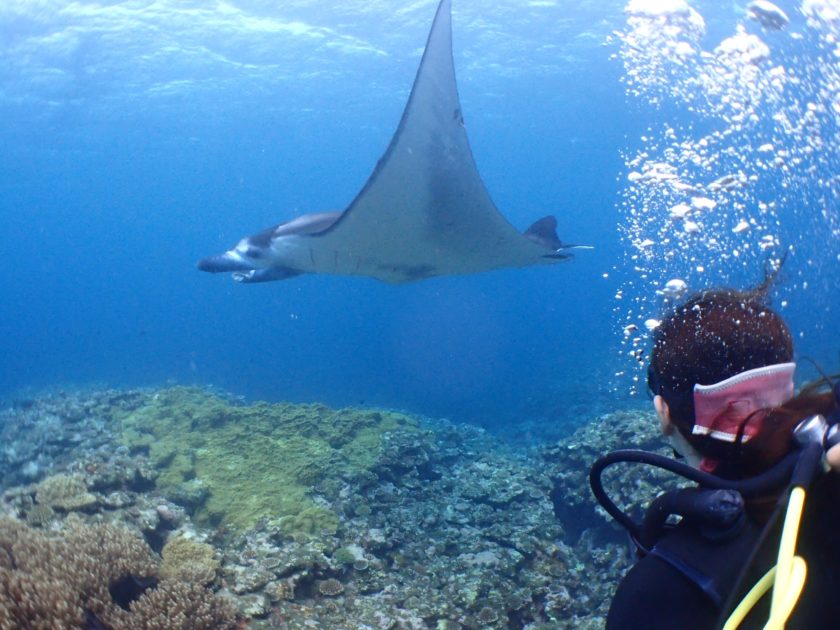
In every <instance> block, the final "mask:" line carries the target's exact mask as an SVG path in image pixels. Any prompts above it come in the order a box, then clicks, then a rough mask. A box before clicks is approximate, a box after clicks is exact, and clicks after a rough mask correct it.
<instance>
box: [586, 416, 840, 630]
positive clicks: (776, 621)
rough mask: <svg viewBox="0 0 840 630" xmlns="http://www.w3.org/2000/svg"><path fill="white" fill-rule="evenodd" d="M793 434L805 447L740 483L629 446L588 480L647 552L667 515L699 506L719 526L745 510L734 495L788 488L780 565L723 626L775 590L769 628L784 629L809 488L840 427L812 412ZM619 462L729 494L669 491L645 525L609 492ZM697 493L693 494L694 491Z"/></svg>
mask: <svg viewBox="0 0 840 630" xmlns="http://www.w3.org/2000/svg"><path fill="white" fill-rule="evenodd" d="M794 436H795V438H796V440H797V441H798V442H799V444H800V445H801V448H800V449H798V450H794V451H792V452H790V453H788V454H787V455H786V456H785V457H784V458H783V459H781V460H780V461H779V462H778V463H777V464H776V465H774V466H773V467H772V468H770V469H769V470H767V471H766V472H764V473H762V474H761V475H758V476H756V477H751V478H749V479H743V480H738V481H731V480H727V479H721V478H720V477H715V476H714V475H710V474H708V473H705V472H703V471H700V470H697V469H696V468H693V467H691V466H689V465H688V464H684V463H682V462H678V461H676V460H673V459H671V458H669V457H665V456H664V455H659V454H657V453H650V452H647V451H640V450H629V449H628V450H619V451H613V452H612V453H609V454H607V455H605V456H603V457H601V458H599V459H598V460H597V461H596V462H595V463H594V464H593V465H592V468H591V469H590V471H589V484H590V486H591V488H592V493H593V494H594V495H595V498H596V499H597V500H598V502H599V503H600V504H601V506H602V507H603V508H604V510H606V512H607V513H608V514H609V515H610V516H612V517H613V518H614V519H615V520H616V521H617V522H618V523H619V524H620V525H621V526H622V527H624V529H626V530H627V532H628V533H629V534H630V537H631V539H632V540H633V543H634V544H635V545H636V547H637V549H638V550H639V552H640V553H642V554H647V553H648V552H649V551H650V547H651V546H652V544H653V543H654V542H655V541H656V539H657V538H658V535H659V534H660V533H661V531H662V529H664V522H665V519H667V517H668V516H669V515H670V514H683V513H685V510H686V509H688V510H697V511H700V512H703V516H704V517H706V518H709V517H711V519H712V521H714V522H716V523H717V524H718V525H721V524H722V525H729V524H731V522H732V521H733V518H734V516H735V515H736V514H741V513H742V512H741V508H742V507H743V503H739V501H738V500H737V498H736V497H734V496H733V494H734V493H737V494H740V495H741V497H746V498H749V497H756V496H761V495H766V494H768V493H770V492H772V491H774V490H776V489H778V488H781V487H783V486H787V488H788V491H786V492H785V494H787V495H788V501H787V510H786V514H785V521H784V526H783V529H782V536H781V541H780V543H779V552H778V556H777V561H776V565H775V566H774V567H772V568H771V569H770V570H769V571H768V572H767V573H766V574H765V575H764V576H763V577H762V578H761V579H760V580H759V581H758V582H757V583H756V584H755V586H753V587H752V589H751V590H750V591H749V592H748V593H747V595H746V596H745V597H744V599H743V600H742V601H741V602H740V603H739V604H738V606H736V607H735V609H734V611H733V612H732V614H731V615H730V616H729V618H728V619H727V620H726V622H725V623H724V624H723V630H734V629H735V628H737V627H738V625H739V624H740V623H741V622H742V621H743V620H744V618H745V617H746V616H747V614H749V612H750V610H752V608H753V607H754V606H755V604H756V603H757V602H758V601H759V600H760V599H761V597H762V596H763V595H764V594H765V593H766V592H767V591H768V590H770V589H771V588H772V589H773V595H772V600H771V610H770V618H769V619H768V621H767V624H766V625H765V626H764V627H765V629H766V630H780V629H782V628H784V624H785V622H786V621H787V619H788V617H789V616H790V614H791V612H792V611H793V609H794V607H795V605H796V602H797V601H798V599H799V596H800V594H801V592H802V588H803V586H804V584H805V578H806V575H807V566H806V564H805V560H804V559H803V558H802V557H800V556H797V555H796V540H797V537H798V532H799V523H800V519H801V517H802V509H803V506H804V503H805V497H806V489H807V487H808V486H809V485H810V483H811V481H812V480H813V478H814V477H815V475H816V474H817V473H818V472H819V471H820V467H821V464H822V462H823V456H824V454H825V452H826V451H827V450H828V449H829V448H831V447H832V446H834V445H836V444H840V425H832V426H829V425H828V422H827V421H826V420H825V418H823V417H822V416H819V415H818V416H812V417H811V418H808V419H806V420H803V421H802V422H801V423H800V424H799V425H798V426H797V427H796V429H795V430H794ZM618 463H640V464H646V465H650V466H654V467H656V468H661V469H663V470H667V471H669V472H672V473H674V474H676V475H679V476H681V477H684V478H686V479H688V480H690V481H694V482H695V483H697V484H699V485H700V486H702V487H703V488H707V489H713V490H725V491H730V492H729V493H718V494H714V493H713V494H712V495H709V496H708V497H707V498H706V499H705V500H704V499H703V498H702V495H700V494H699V493H697V490H698V489H697V488H688V489H683V490H679V491H675V492H671V493H665V495H662V496H660V497H659V498H658V499H657V500H656V501H654V503H653V504H652V506H651V510H649V514H648V516H647V517H646V518H645V522H644V524H642V525H640V524H638V523H636V522H635V521H634V520H633V519H632V518H631V517H630V516H629V515H628V514H626V513H625V512H624V511H622V510H621V509H620V508H619V507H618V506H617V505H616V504H615V503H614V502H613V501H612V499H610V498H609V496H608V495H607V493H606V491H605V490H604V486H603V482H602V481H601V475H602V474H603V472H604V470H605V469H606V468H608V467H609V466H612V465H614V464H618ZM692 491H694V494H692V493H691V492H692ZM668 495H673V496H674V497H675V498H669V497H668ZM651 513H652V515H651ZM774 520H775V519H774V518H771V519H770V522H768V524H767V526H766V528H765V532H766V531H768V530H769V528H770V525H771V524H772V522H773V521H774ZM763 538H764V535H762V537H761V539H762V541H763ZM759 544H761V543H759ZM751 561H752V559H751V560H750V562H751ZM750 562H748V564H747V566H749V564H750ZM746 568H747V567H745V568H744V572H746Z"/></svg>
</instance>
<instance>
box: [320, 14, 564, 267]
mask: <svg viewBox="0 0 840 630" xmlns="http://www.w3.org/2000/svg"><path fill="white" fill-rule="evenodd" d="M311 240H312V253H313V257H314V258H315V260H316V261H317V260H318V259H323V260H322V264H316V267H322V265H323V267H322V269H320V270H321V271H329V272H332V273H350V274H361V275H368V276H373V277H376V278H379V279H380V280H384V281H386V282H405V281H408V280H416V279H420V278H426V277H431V276H438V275H451V274H467V273H476V272H481V271H488V270H491V269H497V268H500V267H523V266H528V265H535V264H549V263H552V262H557V261H558V260H561V259H563V258H568V257H569V256H568V255H562V256H557V257H552V254H553V253H556V252H555V250H553V249H549V248H547V247H546V246H545V245H542V244H540V243H538V242H535V241H534V240H533V239H530V238H526V237H525V236H523V235H522V234H521V233H520V232H519V231H517V230H516V228H514V227H513V226H512V225H511V224H510V223H508V221H507V220H506V219H505V218H504V217H503V216H502V214H501V213H500V212H499V211H498V209H497V208H496V206H495V204H494V203H493V201H492V199H491V198H490V195H489V194H488V193H487V190H486V188H485V187H484V183H483V182H482V181H481V176H480V175H479V173H478V170H477V169H476V165H475V160H474V158H473V155H472V151H471V149H470V144H469V140H468V139H467V133H466V130H465V128H464V121H463V117H462V115H461V104H460V101H459V98H458V88H457V84H456V81H455V65H454V62H453V58H452V19H451V14H450V0H442V1H441V3H440V5H439V6H438V9H437V13H436V15H435V19H434V23H433V24H432V29H431V32H430V33H429V38H428V41H427V42H426V49H425V52H424V54H423V59H422V61H421V62H420V68H419V69H418V71H417V76H416V78H415V80H414V86H413V87H412V90H411V95H410V96H409V99H408V104H407V105H406V107H405V111H404V112H403V115H402V119H401V120H400V124H399V127H398V128H397V131H396V133H395V134H394V137H393V138H392V139H391V144H390V145H389V147H388V149H387V151H386V152H385V154H384V155H383V156H382V158H381V159H380V160H379V163H378V164H377V166H376V169H375V170H374V172H373V174H372V175H371V176H370V178H369V179H368V181H367V183H366V184H365V186H364V188H363V189H362V190H361V192H360V193H359V194H358V196H357V197H356V199H355V200H353V202H352V203H351V204H350V206H349V207H348V208H347V210H346V211H345V212H344V214H343V215H342V216H341V218H340V219H339V220H338V221H336V223H335V224H334V225H333V226H332V227H330V228H329V229H328V230H326V231H325V232H323V233H322V234H319V235H316V236H313V237H312V238H311ZM330 265H333V266H334V267H333V268H332V269H329V266H330Z"/></svg>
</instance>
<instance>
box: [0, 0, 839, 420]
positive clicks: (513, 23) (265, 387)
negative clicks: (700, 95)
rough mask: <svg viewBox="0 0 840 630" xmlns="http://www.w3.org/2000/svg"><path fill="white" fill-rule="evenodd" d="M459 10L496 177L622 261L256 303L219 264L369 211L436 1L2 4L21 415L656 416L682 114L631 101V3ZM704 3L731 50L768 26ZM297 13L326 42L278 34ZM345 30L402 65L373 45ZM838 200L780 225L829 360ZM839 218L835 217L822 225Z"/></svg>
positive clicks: (0, 197) (300, 291) (2, 197)
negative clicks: (188, 391)
mask: <svg viewBox="0 0 840 630" xmlns="http://www.w3.org/2000/svg"><path fill="white" fill-rule="evenodd" d="M4 4H5V3H4ZM454 5H455V6H454V7H453V12H454V18H453V25H454V40H455V43H454V47H455V50H454V54H455V65H456V71H457V73H458V77H459V87H460V93H461V100H462V105H463V109H464V114H465V119H466V124H467V130H468V133H469V136H470V140H471V143H472V146H473V151H474V154H475V157H476V161H477V163H478V167H479V171H480V172H481V173H482V176H483V178H484V181H485V183H486V185H487V187H488V189H489V191H490V193H491V195H492V197H493V198H494V200H495V202H496V204H497V205H498V207H499V208H500V209H501V211H502V212H503V213H504V214H505V215H506V216H507V217H508V218H509V219H510V220H511V222H512V223H514V225H516V226H517V227H519V228H522V229H524V228H525V227H527V226H528V225H529V224H530V222H531V221H532V220H533V219H535V218H537V217H539V216H542V215H543V214H547V213H554V214H556V215H557V216H558V218H559V222H560V227H559V233H560V237H561V239H563V240H564V241H568V242H577V243H585V244H591V245H594V246H595V249H594V250H593V251H581V252H579V253H578V254H577V257H576V259H575V260H574V261H572V262H570V263H568V264H565V265H560V266H556V267H545V268H533V269H526V270H507V271H499V272H493V273H489V274H484V275H477V276H468V277H452V278H439V279H433V280H427V281H423V282H419V283H414V284H409V285H404V286H389V285H384V284H381V283H378V282H376V281H373V280H368V279H360V278H343V277H326V276H324V277H302V278H297V279H293V280H290V281H286V282H282V283H271V284H266V285H256V286H243V285H237V284H234V283H232V282H230V281H229V280H228V279H227V278H223V277H212V276H210V275H207V274H201V273H199V272H198V271H197V270H196V269H195V262H196V261H197V260H198V259H199V258H201V257H203V256H205V255H209V254H212V253H216V252H218V251H221V250H223V249H226V248H228V247H230V246H231V245H233V244H234V243H235V242H236V241H237V240H238V239H239V238H240V237H242V236H244V235H246V234H250V233H253V232H255V231H257V230H259V229H262V228H264V227H267V226H269V225H272V224H274V223H277V222H279V221H281V220H285V219H288V218H291V217H292V216H294V215H296V214H299V213H303V212H311V211H319V210H324V209H341V208H343V207H344V206H346V204H347V203H348V202H349V201H350V200H351V199H352V197H353V196H354V195H355V194H356V193H357V192H358V190H359V189H360V188H361V186H362V185H363V183H364V181H365V179H366V177H367V176H368V174H369V173H370V171H371V169H372V168H373V166H374V164H375V163H376V160H377V159H378V157H379V156H380V155H381V153H382V151H383V150H384V149H385V147H386V145H387V142H388V140H389V138H390V136H391V134H392V132H393V130H394V128H395V126H396V123H397V121H398V120H399V116H400V113H401V110H402V107H403V105H404V102H405V98H406V96H407V94H408V90H409V88H410V86H411V82H412V79H413V76H414V72H415V70H416V66H417V63H418V61H419V55H420V52H421V48H422V45H423V42H424V41H425V35H426V32H427V29H428V26H429V24H430V22H431V18H432V15H433V12H434V3H433V2H423V3H417V4H416V5H410V6H409V3H400V2H394V1H393V0H389V2H387V3H384V2H383V3H372V4H371V3H367V4H365V5H362V4H360V5H359V6H358V7H357V6H355V5H354V3H328V2H309V3H303V2H301V3H295V4H293V5H290V6H289V8H287V9H282V8H277V7H275V6H274V4H272V3H260V2H238V3H235V4H232V5H229V6H232V7H235V9H236V11H237V13H236V15H235V16H234V17H231V16H222V15H215V16H214V15H213V14H212V11H209V10H206V9H201V7H202V6H203V4H202V3H197V4H195V5H193V6H192V7H190V6H189V5H187V6H184V5H181V6H180V7H179V6H176V3H167V2H163V3H155V5H154V7H156V9H155V10H156V11H158V12H159V14H157V13H155V14H152V13H151V11H152V9H150V8H147V9H146V11H145V12H144V11H142V10H137V6H138V5H133V4H131V3H119V2H111V3H105V4H102V5H95V6H96V7H98V8H94V5H92V4H90V5H89V4H88V3H84V2H82V3H76V4H74V5H72V6H73V7H75V9H74V11H76V13H72V12H69V13H68V11H67V10H65V9H66V6H65V5H64V3H61V2H56V3H54V4H52V5H39V6H41V8H40V9H38V11H39V12H37V13H32V12H31V11H32V9H31V8H30V4H28V3H25V2H11V3H10V4H9V6H8V7H5V8H0V33H2V34H3V35H4V37H3V38H0V39H2V40H4V41H5V42H6V43H5V44H3V45H2V47H3V51H2V56H3V57H4V63H3V65H4V67H5V68H6V69H5V70H3V71H0V137H2V138H3V139H4V140H3V143H2V144H3V147H2V149H0V217H2V227H3V229H2V231H0V251H2V253H3V261H4V264H3V265H2V268H0V292H2V305H3V306H2V309H0V396H15V395H18V393H19V392H21V391H22V390H28V389H36V390H37V389H38V388H43V387H52V386H56V385H58V386H74V385H85V384H90V383H104V384H109V385H117V386H133V385H161V384H165V383H167V382H178V383H200V384H212V385H215V386H219V387H222V388H225V389H227V390H230V391H232V392H234V393H237V394H242V395H244V396H246V397H248V398H262V399H268V400H295V401H322V402H325V403H328V404H333V405H344V404H369V405H384V406H389V407H397V408H402V409H407V410H410V411H414V412H418V413H423V414H429V415H435V416H447V417H451V418H453V419H456V420H460V421H469V422H477V423H481V424H485V425H488V426H493V425H510V424H513V423H516V422H518V421H519V420H524V419H532V418H538V419H543V418H544V419H545V420H546V421H548V422H567V421H574V420H575V418H576V417H577V414H578V413H579V411H580V409H581V405H582V404H583V405H591V408H592V409H595V410H604V409H610V408H616V407H620V406H623V405H626V404H628V403H632V402H633V401H636V399H637V398H638V396H636V397H632V396H630V394H629V391H630V388H631V385H632V383H631V378H632V375H633V374H634V372H633V369H632V366H633V363H634V362H633V361H631V360H628V359H627V357H626V349H627V348H626V345H625V343H624V338H623V335H622V328H623V325H624V323H625V319H624V311H625V305H626V304H628V303H631V302H632V301H633V300H636V301H637V302H638V303H650V304H656V298H655V296H654V295H653V293H652V291H651V289H650V286H649V284H646V283H640V282H637V281H636V280H637V279H638V274H639V271H638V270H637V269H634V263H633V262H632V261H631V260H630V259H629V258H628V251H630V250H631V248H630V247H629V246H628V243H627V241H626V239H625V238H624V237H623V236H622V233H621V232H620V230H619V227H620V226H621V225H622V223H626V222H627V216H626V212H625V208H623V207H622V200H623V199H626V195H627V192H626V185H627V184H626V182H627V174H628V170H629V169H628V167H627V166H626V165H625V157H626V155H627V153H628V152H632V151H633V150H634V149H633V147H634V146H636V143H637V142H638V138H639V136H640V135H643V134H645V133H648V132H647V131H646V130H647V129H648V127H649V126H650V125H655V124H657V122H658V117H661V116H667V114H666V112H668V111H669V110H668V107H667V103H666V104H665V105H663V106H662V107H661V108H659V109H657V108H655V107H652V106H650V105H649V104H646V103H645V102H644V99H633V98H632V97H630V96H628V95H627V94H626V93H625V91H626V82H624V81H622V76H623V75H624V73H625V67H624V66H623V64H622V61H621V59H620V58H618V57H615V56H616V55H618V53H619V52H620V44H619V43H617V42H615V41H614V40H613V41H612V42H611V43H607V44H605V41H606V40H607V38H608V36H609V35H610V33H611V31H613V30H621V29H625V28H626V23H625V17H626V16H625V14H624V13H623V11H622V10H623V8H624V5H623V3H619V2H597V3H590V4H584V5H581V4H580V3H570V2H557V3H551V2H547V3H533V4H532V5H529V6H523V3H521V2H518V1H517V2H514V1H513V0H511V1H510V2H501V3H500V2H479V1H478V0H454ZM44 6H49V8H43V7H44ZM150 6H151V5H150ZM84 7H87V8H89V11H88V12H85V11H82V10H81V8H84ZM399 9H404V11H403V12H401V11H400V10H399ZM699 9H700V10H701V12H702V13H703V14H704V17H706V19H707V23H708V27H709V33H707V35H706V37H707V38H712V37H713V36H715V35H716V34H717V33H718V31H720V32H721V33H723V35H720V36H718V39H720V38H721V37H725V36H726V34H730V33H731V32H732V31H733V30H734V24H735V23H736V22H737V21H739V20H741V19H742V17H741V14H740V13H739V12H738V11H736V10H735V9H732V8H728V9H727V12H726V13H720V10H719V9H717V8H716V7H715V3H706V5H705V6H699ZM188 11H193V12H197V13H194V14H191V15H185V14H186V13H187V12H188ZM208 11H209V12H208ZM789 11H790V12H791V14H794V13H795V11H794V9H789ZM179 15H180V16H181V17H177V16H179ZM173 16H175V17H173ZM383 16H384V17H383ZM176 18H177V19H176ZM245 18H250V21H249V20H247V19H245ZM258 18H259V19H258ZM293 21H296V22H297V23H298V24H300V23H305V24H308V25H310V26H312V27H318V28H320V29H324V30H323V32H320V31H319V35H318V37H315V36H308V35H305V34H304V35H301V34H292V33H291V32H288V31H284V30H283V29H278V27H277V25H278V24H281V23H282V24H289V23H291V22H293ZM799 21H800V22H802V20H801V19H800V20H799ZM150 24H154V25H155V28H154V29H152V28H150V26H149V25H150ZM266 24H274V28H273V29H272V28H268V27H266V26H265V25H266ZM116 25H122V26H121V27H119V28H117V26H116ZM144 25H145V26H144ZM260 25H262V26H260ZM798 28H800V29H805V28H806V27H805V26H804V25H800V26H798ZM202 29H204V30H202ZM757 32H760V31H757ZM337 33H339V34H341V35H342V37H352V38H355V39H353V40H352V43H353V45H354V46H356V47H357V48H358V44H359V42H366V43H367V44H369V45H370V46H372V47H374V48H376V49H378V50H379V51H381V53H382V54H380V53H373V52H370V51H367V52H366V51H364V50H356V49H353V50H345V48H343V47H342V46H343V45H344V44H347V42H348V41H349V40H346V39H342V38H341V37H338V36H337V35H336V34H337ZM773 36H775V34H773ZM179 44H180V45H182V48H179ZM704 45H705V44H704ZM712 47H713V44H712ZM806 61H807V60H806ZM806 61H801V63H806ZM674 111H681V110H680V108H678V107H675V108H674ZM682 122H683V123H684V124H685V125H690V124H691V122H692V121H691V120H684V121H682ZM702 124H704V123H703V122H702V121H699V120H698V122H697V125H698V126H702ZM706 124H711V125H712V126H714V120H713V121H712V123H706ZM836 147H837V145H836V144H830V143H828V144H827V146H825V147H823V151H824V152H826V156H824V157H825V160H824V161H823V162H821V163H820V164H819V165H818V170H819V168H823V169H826V168H827V167H826V164H828V165H832V164H834V165H836V164H837V157H836V151H837V148H836ZM832 152H833V153H832ZM829 170H830V169H829ZM722 174H723V173H722ZM831 175H832V173H831V172H825V173H822V174H819V173H817V174H814V173H810V174H808V175H807V176H808V177H813V178H815V179H818V178H819V177H823V178H825V177H830V176H831ZM806 181H807V177H806ZM804 186H806V187H807V185H806V184H805V185H804ZM835 190H836V189H835ZM786 191H787V192H786V193H785V194H790V191H789V190H788V189H786ZM823 199H824V197H823ZM836 202H837V197H834V198H830V199H829V200H828V201H827V202H825V203H822V205H820V203H818V202H816V201H812V203H813V207H812V208H809V207H800V209H799V210H798V213H797V214H795V215H793V216H791V218H790V219H789V221H788V222H787V223H785V224H784V225H783V229H781V228H780V229H781V231H782V232H784V233H785V234H788V235H790V236H789V237H788V238H790V239H796V243H792V244H795V245H796V246H797V247H798V248H799V249H798V252H805V253H803V254H801V255H800V254H799V253H797V255H795V256H793V257H791V259H790V261H789V262H788V264H787V266H786V269H785V272H784V276H785V277H787V278H788V281H787V283H786V284H783V286H782V287H781V288H780V295H779V296H777V300H781V299H785V300H787V301H788V302H789V306H788V307H787V310H786V311H785V312H786V314H787V316H788V318H789V319H790V321H791V324H792V327H793V328H794V330H795V332H796V333H797V335H799V334H800V333H801V334H802V339H801V344H800V349H801V352H802V353H803V354H809V355H812V356H814V357H815V358H817V359H818V360H819V361H820V362H821V364H823V365H825V366H826V367H828V368H836V367H837V362H838V343H837V336H836V329H837V321H838V317H837V306H836V305H837V304H840V300H838V298H840V282H838V281H837V273H838V267H840V263H838V259H837V254H838V251H840V247H838V243H837V237H836V234H832V233H831V232H830V231H828V228H827V227H825V226H827V225H829V223H830V220H829V219H830V217H831V216H835V217H836V214H837V212H838V210H837V206H836ZM801 205H802V204H800V206H801ZM806 206H807V204H806ZM826 208H827V212H828V214H829V219H825V220H823V219H813V217H814V216H815V215H816V214H817V213H819V212H821V211H822V210H825V209H826ZM780 214H781V215H782V217H783V219H784V218H785V217H786V216H787V215H785V213H784V212H781V213H780ZM797 222H798V223H797ZM822 228H825V229H822ZM817 239H822V240H821V241H818V240H817ZM744 258H746V259H747V260H748V261H749V264H746V265H744V264H741V263H739V264H738V265H737V266H736V265H733V266H731V268H730V269H731V274H730V273H727V272H726V271H725V269H724V271H720V270H717V271H716V273H715V274H713V275H712V276H711V277H709V281H710V283H720V282H737V283H748V282H752V281H754V280H756V279H758V278H760V276H761V273H762V271H761V266H762V260H763V257H762V256H761V255H759V254H758V253H756V252H755V248H754V250H753V251H752V252H751V253H750V254H749V255H748V256H744V257H742V258H741V259H739V260H741V261H743V260H744ZM809 261H810V262H809ZM669 265H670V268H668V269H667V270H666V269H664V267H668V266H669ZM673 268H674V267H673V264H672V263H667V264H666V263H665V262H663V271H662V273H663V274H670V273H671V272H672V271H673ZM605 274H607V276H608V277H606V278H605V277H604V275H605ZM665 279H667V278H665ZM803 281H805V282H808V288H807V290H804V289H803V288H802V282H803ZM619 290H622V291H623V295H622V298H621V300H617V299H616V297H615V296H616V292H617V291H619ZM634 290H635V291H637V292H638V295H635V296H632V295H629V292H631V291H634ZM620 371H624V372H627V373H629V376H628V375H627V374H625V376H622V377H615V376H614V374H615V373H616V372H620ZM590 401H591V402H590Z"/></svg>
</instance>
